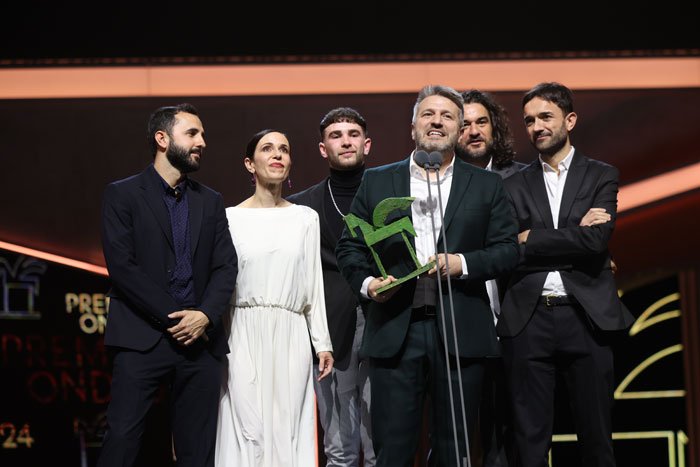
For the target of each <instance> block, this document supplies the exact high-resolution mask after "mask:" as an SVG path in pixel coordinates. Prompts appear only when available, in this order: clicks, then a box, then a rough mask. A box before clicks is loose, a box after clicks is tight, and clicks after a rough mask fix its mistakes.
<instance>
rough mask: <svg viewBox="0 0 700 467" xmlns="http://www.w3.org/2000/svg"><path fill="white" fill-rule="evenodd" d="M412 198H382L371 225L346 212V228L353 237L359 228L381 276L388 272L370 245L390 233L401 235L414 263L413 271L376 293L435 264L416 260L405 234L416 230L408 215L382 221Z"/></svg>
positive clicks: (408, 203)
mask: <svg viewBox="0 0 700 467" xmlns="http://www.w3.org/2000/svg"><path fill="white" fill-rule="evenodd" d="M414 199H415V198H413V197H411V196H406V197H400V198H387V199H385V200H383V201H382V202H380V203H379V204H377V206H376V207H375V208H374V212H373V213H372V224H373V225H370V224H368V223H367V222H365V221H363V220H362V219H360V218H359V217H357V216H355V215H353V214H348V215H347V216H345V223H346V224H347V226H348V230H349V231H350V234H351V235H352V236H353V237H357V232H356V231H355V229H356V228H357V227H359V228H360V231H361V232H362V235H363V237H364V240H365V243H366V244H367V246H368V247H369V250H370V251H371V252H372V256H373V257H374V261H375V262H376V263H377V266H378V267H379V272H380V273H381V274H382V277H384V278H385V279H386V278H387V276H388V274H387V273H386V270H385V269H384V265H383V264H382V261H381V259H379V255H378V254H377V252H376V251H375V250H374V248H372V245H374V244H376V243H378V242H381V241H382V240H385V239H387V238H389V237H391V236H392V235H397V234H398V235H401V237H402V238H403V241H404V243H405V244H406V248H407V249H408V253H409V254H410V255H411V258H412V259H413V262H414V263H415V264H416V268H417V269H416V270H415V271H413V272H411V273H410V274H407V275H405V276H403V277H400V278H397V280H396V281H395V282H392V283H391V284H389V285H385V286H384V287H381V288H379V289H377V293H382V292H384V291H385V290H388V289H390V288H392V287H394V286H397V285H399V284H401V283H403V282H406V281H407V280H409V279H412V278H414V277H416V276H418V275H420V274H423V273H424V272H426V271H428V270H429V269H430V268H432V267H433V266H435V261H430V262H429V263H427V264H425V265H422V266H421V264H420V262H419V261H418V258H416V252H415V250H414V249H413V246H411V242H410V241H409V240H408V237H407V236H406V232H408V233H410V234H411V235H413V236H414V237H415V236H416V231H415V230H414V229H413V224H412V223H411V219H410V218H409V217H402V218H401V219H399V220H397V221H395V222H392V223H391V224H389V225H384V222H385V221H386V218H387V217H388V216H389V213H391V212H392V211H395V210H397V209H406V208H408V207H410V206H411V203H413V200H414Z"/></svg>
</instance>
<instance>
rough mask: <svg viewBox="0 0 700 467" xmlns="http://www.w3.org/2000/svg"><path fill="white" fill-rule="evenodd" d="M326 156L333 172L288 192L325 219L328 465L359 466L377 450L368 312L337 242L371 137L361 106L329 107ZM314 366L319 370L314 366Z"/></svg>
mask: <svg viewBox="0 0 700 467" xmlns="http://www.w3.org/2000/svg"><path fill="white" fill-rule="evenodd" d="M319 130H320V132H321V142H320V143H319V144H318V147H319V150H320V152H321V156H322V157H323V158H324V159H326V160H327V161H328V165H329V167H330V177H328V178H326V179H325V180H323V181H321V182H320V183H318V184H316V185H314V186H312V187H311V188H308V189H306V190H304V191H302V192H301V193H297V194H295V195H292V196H290V197H289V198H288V200H289V201H291V202H292V203H296V204H303V205H305V206H309V207H311V208H312V209H314V210H316V212H318V216H319V220H320V224H321V263H322V267H323V284H324V289H325V297H326V316H327V318H328V328H329V330H330V334H331V341H332V342H333V353H334V358H335V366H334V368H333V375H332V377H331V378H324V379H323V380H322V381H317V380H316V378H314V386H315V389H316V399H317V403H318V409H319V414H320V422H321V426H322V427H323V431H324V438H323V444H324V450H325V453H326V458H327V461H328V462H327V464H326V465H327V466H333V467H336V466H346V467H355V466H357V465H359V464H358V462H359V460H360V453H361V452H362V454H363V458H364V465H365V467H370V466H374V464H375V456H374V450H373V449H372V439H371V433H370V421H369V380H368V377H367V370H366V368H365V367H364V364H363V362H360V360H359V357H358V352H359V349H360V344H361V343H362V332H363V329H364V323H365V319H364V314H363V312H362V308H361V307H360V304H359V303H358V301H357V298H356V295H355V294H354V293H353V291H352V290H351V289H350V286H349V285H348V283H347V282H346V281H345V279H344V278H343V276H342V275H341V274H340V272H339V271H338V264H337V263H336V259H335V246H336V243H337V242H338V239H339V238H340V236H341V235H342V233H343V227H344V226H345V223H344V221H343V218H344V216H345V215H346V214H347V213H348V212H349V211H350V203H352V200H353V198H354V197H355V193H356V192H357V188H358V187H359V185H360V181H361V180H362V175H363V173H364V171H365V157H366V156H367V155H368V154H369V149H370V146H371V140H370V139H369V138H368V137H367V123H366V122H365V119H364V118H363V117H362V115H360V114H359V113H358V112H357V111H356V110H354V109H351V108H349V107H340V108H337V109H333V110H331V111H330V112H328V113H327V114H326V115H325V116H324V117H323V118H322V119H321V124H320V126H319ZM314 371H316V372H317V371H318V369H317V368H316V367H315V369H314Z"/></svg>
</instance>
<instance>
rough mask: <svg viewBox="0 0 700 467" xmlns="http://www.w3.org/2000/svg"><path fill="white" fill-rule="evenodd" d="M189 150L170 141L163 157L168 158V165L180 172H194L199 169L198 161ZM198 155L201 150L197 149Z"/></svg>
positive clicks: (200, 154)
mask: <svg viewBox="0 0 700 467" xmlns="http://www.w3.org/2000/svg"><path fill="white" fill-rule="evenodd" d="M191 153H192V151H191V150H187V149H185V148H183V147H182V146H178V145H176V144H175V143H172V144H171V145H170V146H168V149H167V151H165V157H167V158H168V162H170V165H172V166H173V167H175V168H176V169H177V170H179V171H180V173H182V174H188V173H190V172H196V171H197V170H199V161H198V160H195V159H193V158H192V156H191V155H190V154H191ZM199 156H200V157H201V156H202V150H201V149H199Z"/></svg>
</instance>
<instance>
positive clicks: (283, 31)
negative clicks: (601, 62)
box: [0, 1, 700, 466]
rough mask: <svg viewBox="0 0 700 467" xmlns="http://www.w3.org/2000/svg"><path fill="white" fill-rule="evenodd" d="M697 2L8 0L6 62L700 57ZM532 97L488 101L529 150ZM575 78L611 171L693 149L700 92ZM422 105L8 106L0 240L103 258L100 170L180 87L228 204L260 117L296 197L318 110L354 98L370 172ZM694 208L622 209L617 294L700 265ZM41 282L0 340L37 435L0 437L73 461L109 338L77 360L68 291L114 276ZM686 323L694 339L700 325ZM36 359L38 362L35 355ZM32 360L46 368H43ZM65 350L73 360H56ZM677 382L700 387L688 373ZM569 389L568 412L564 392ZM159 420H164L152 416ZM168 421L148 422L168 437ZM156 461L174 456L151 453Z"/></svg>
mask: <svg viewBox="0 0 700 467" xmlns="http://www.w3.org/2000/svg"><path fill="white" fill-rule="evenodd" d="M569 8H571V9H572V10H568V11H565V10H567V9H569ZM689 8H690V7H689V6H688V4H686V5H682V4H681V2H673V1H671V2H668V1H666V2H662V3H660V4H654V5H652V6H650V7H648V8H644V7H642V6H641V4H639V3H634V4H629V5H625V4H621V3H619V2H615V4H607V5H606V4H596V3H591V2H585V3H578V4H561V3H551V2H550V3H546V2H527V3H525V2H522V3H520V4H518V5H508V4H506V3H505V2H488V3H483V4H477V3H468V2H460V3H456V2H455V3H438V2H431V3H424V4H417V5H416V6H411V7H409V6H408V4H407V3H406V2H397V1H389V2H375V3H374V4H368V3H364V2H306V3H303V4H301V3H298V2H293V3H292V2H290V3H286V4H283V5H281V6H280V5H273V4H270V3H263V2H257V3H249V4H242V2H229V3H218V4H215V3H214V2H198V3H192V2H191V3H183V2H168V3H165V2H160V3H154V2H150V3H147V2H140V3H135V2H118V3H99V2H93V3H92V4H89V5H80V4H77V3H72V4H61V3H56V2H51V3H49V2H38V1H29V2H23V3H11V4H8V5H5V6H4V8H3V13H2V27H0V68H3V67H5V68H11V67H51V66H90V65H100V66H102V65H107V66H122V65H150V66H152V65H159V64H168V65H172V64H188V65H192V64H204V63H222V64H225V63H309V62H318V63H325V62H360V61H362V62H368V61H377V62H379V61H381V62H391V61H423V60H430V61H435V60H485V59H489V60H494V59H495V60H516V61H517V60H524V59H533V58H542V59H552V60H556V59H557V58H568V59H571V58H591V57H602V58H608V57H609V58H621V57H635V58H640V57H667V56H676V57H683V56H693V57H697V56H698V55H700V32H699V30H700V29H699V28H698V17H697V15H695V14H691V13H690V11H689ZM319 16H320V17H319ZM280 79H284V75H283V73H281V74H280ZM441 84H448V85H449V84H450V83H441ZM532 84H535V83H532ZM564 84H566V83H564ZM487 90H488V89H487ZM417 91H418V90H417V89H416V92H417ZM523 91H525V90H524V89H523V90H518V91H514V92H497V93H496V97H497V98H498V100H499V101H500V102H501V103H503V104H504V106H505V107H506V108H507V110H508V112H509V114H510V116H511V123H512V128H513V132H514V135H515V138H516V148H517V152H518V156H517V159H518V160H520V161H522V162H529V161H531V160H533V159H534V157H535V154H534V152H533V151H532V150H531V148H530V145H529V143H528V142H527V140H526V138H525V132H524V129H523V125H522V123H521V107H520V97H521V95H522V92H523ZM574 91H575V99H576V101H575V107H576V111H577V113H578V114H579V121H578V124H577V127H576V129H575V130H574V133H573V135H572V141H573V144H574V145H575V146H576V148H577V149H578V150H580V151H582V152H584V153H585V154H587V155H589V156H591V157H594V158H597V159H601V160H603V161H606V162H609V163H611V164H614V165H616V166H617V167H618V168H619V169H620V171H621V184H622V185H624V184H627V183H631V182H634V181H637V180H641V179H644V178H648V177H651V176H653V175H656V174H659V173H663V172H667V171H669V170H672V169H675V168H679V167H683V166H686V165H689V164H692V163H695V162H698V160H700V157H699V156H700V150H699V149H698V143H697V136H698V134H700V132H698V130H699V129H700V128H699V127H700V124H699V123H698V120H697V115H696V114H697V109H698V108H700V88H689V89H637V90H633V89H614V90H613V89H610V90H606V89H597V90H578V89H575V90H574ZM414 99H415V93H408V94H374V95H359V94H348V95H314V96H270V97H268V96H247V97H240V96H217V97H192V96H179V97H177V98H155V97H153V98H123V99H122V98H119V99H117V98H103V99H41V100H39V99H26V100H0V143H1V146H0V147H1V148H2V155H1V156H0V158H1V159H0V160H2V169H1V170H0V187H1V188H0V240H4V241H9V242H13V243H17V244H20V245H25V246H29V247H33V248H37V249H40V250H45V251H48V252H52V253H57V254H60V255H64V256H68V257H71V258H75V259H80V260H84V261H88V262H93V263H97V264H103V262H104V260H103V257H102V252H101V248H100V238H99V212H100V203H101V196H102V190H103V189H104V186H105V185H106V184H107V183H108V182H110V181H112V180H115V179H118V178H122V177H126V176H129V175H131V174H133V173H136V172H138V171H140V170H142V169H143V168H144V167H145V165H147V164H148V163H149V162H150V160H151V156H150V155H149V154H148V150H147V145H146V142H145V126H146V121H147V117H148V114H149V113H150V112H151V111H152V110H153V109H155V108H156V107H158V106H161V105H170V104H173V103H177V102H183V101H188V102H191V103H193V104H195V105H196V106H197V107H198V108H199V110H200V113H201V116H202V120H203V122H204V126H205V130H206V134H207V144H208V148H207V151H206V152H205V155H204V158H203V162H202V169H201V171H200V172H199V173H197V174H196V175H195V176H196V178H197V179H198V180H200V181H202V182H204V183H206V184H208V185H210V186H211V187H213V188H214V189H216V190H218V191H220V192H221V193H222V194H223V196H224V199H225V202H226V205H233V204H237V203H239V202H240V201H242V200H243V199H244V198H245V197H247V196H248V195H249V194H250V193H251V186H250V181H249V179H248V176H247V173H246V172H245V170H244V168H243V165H242V153H243V149H244V147H245V144H246V142H247V140H248V138H249V137H250V136H251V135H252V134H253V133H255V132H256V131H258V130H260V129H262V128H266V127H274V128H278V129H280V130H283V131H285V132H287V133H288V135H289V138H290V141H291V145H292V158H293V162H294V165H293V168H292V175H291V179H292V182H293V188H292V189H291V190H290V189H287V188H286V187H285V191H286V192H287V193H291V192H294V191H298V190H301V189H303V188H305V187H307V186H308V185H310V184H312V183H315V182H316V181H318V180H320V179H321V178H322V177H324V176H325V174H326V173H327V166H326V164H325V162H324V161H323V160H322V159H321V158H320V156H319V154H318V147H317V145H318V139H319V135H318V129H317V126H318V122H319V120H320V118H321V116H322V115H323V114H324V113H325V112H326V111H327V110H329V109H331V108H333V107H337V106H341V105H342V106H346V105H347V106H352V107H355V108H356V109H357V110H359V111H360V112H361V113H362V114H363V115H364V116H365V117H366V118H367V121H368V125H369V133H370V136H371V137H372V139H373V146H372V151H371V154H370V158H369V159H368V165H369V166H375V165H379V164H383V163H387V162H392V161H395V160H398V159H400V158H404V157H406V156H407V155H408V153H409V151H410V150H411V149H412V141H411V139H410V118H411V109H412V105H413V102H414ZM699 212H700V191H698V190H695V191H693V192H690V193H685V194H682V195H679V196H675V197H673V198H670V199H665V200H661V201H658V202H656V203H654V204H653V205H647V206H644V207H642V208H638V209H635V210H634V211H632V212H627V213H623V214H622V215H621V216H620V218H619V219H618V223H617V229H616V232H615V234H614V236H613V241H612V243H611V249H612V251H613V254H614V256H615V259H616V262H617V263H618V265H619V268H620V270H619V272H618V275H617V279H618V285H620V286H621V287H622V288H623V289H625V290H627V291H628V294H627V296H626V297H623V299H624V300H625V301H626V303H627V304H628V306H629V307H630V309H631V310H632V311H633V313H634V314H635V316H639V314H640V313H641V312H642V311H643V310H644V309H645V307H647V306H649V304H650V303H652V302H653V301H654V300H656V299H658V298H660V297H661V296H663V295H664V294H666V293H670V292H673V291H675V290H676V289H677V287H676V286H677V283H676V275H675V273H676V271H679V270H684V269H688V268H695V267H697V265H698V264H700V250H699V249H697V248H694V245H695V243H696V242H697V238H699V237H700V227H698V225H699V223H698V222H697V216H698V213H699ZM0 254H1V256H2V257H3V258H8V259H9V260H12V261H14V260H15V258H16V255H14V254H12V253H9V252H5V251H0ZM44 279H45V284H44V286H43V287H44V289H43V292H42V293H43V296H44V298H43V301H42V302H39V306H40V307H41V311H42V312H43V313H44V315H43V317H42V319H41V320H40V321H24V322H22V321H10V320H8V321H4V322H2V330H0V334H2V336H4V337H3V339H5V337H7V336H10V337H8V338H7V339H9V340H7V339H5V340H7V342H10V343H13V342H15V340H14V336H21V339H22V340H21V342H22V343H23V344H22V345H23V347H22V349H23V350H21V351H16V349H15V347H13V346H12V345H10V344H8V345H5V346H3V347H2V348H1V349H2V352H3V353H2V355H3V360H2V365H1V368H0V369H1V370H2V373H3V375H2V376H3V377H2V378H0V380H1V381H3V386H2V387H3V392H2V393H1V396H2V397H1V399H2V401H3V403H2V413H1V414H0V415H1V416H2V417H1V420H0V422H7V421H10V422H13V423H16V424H18V426H19V424H22V423H25V422H31V423H32V427H33V430H34V431H33V432H32V433H33V435H34V436H35V437H36V439H37V444H36V445H35V447H34V448H33V449H32V450H31V451H30V452H28V451H27V450H24V451H21V452H20V451H10V450H1V452H0V454H2V456H0V459H1V460H0V464H1V465H3V466H4V465H6V464H7V465H27V462H28V461H29V462H30V464H31V463H32V462H31V461H33V460H41V461H42V462H44V461H48V460H49V459H52V460H56V459H59V458H61V457H62V456H63V459H64V460H65V462H61V461H59V462H61V463H66V465H77V462H78V459H77V455H78V453H79V452H80V449H79V440H80V433H81V432H82V433H84V434H85V436H83V438H84V439H85V440H86V442H87V444H88V446H87V452H88V454H89V456H88V457H89V458H88V459H87V460H88V461H89V464H93V462H94V457H95V455H96V453H97V449H98V447H97V446H99V434H100V427H101V425H100V424H101V423H102V419H101V416H102V414H103V410H104V406H105V405H104V403H103V400H102V399H100V400H99V401H97V402H96V401H94V400H93V401H83V400H80V398H78V397H76V391H75V390H74V387H73V386H71V384H72V381H73V380H76V381H78V386H79V387H80V388H83V387H85V388H86V389H88V390H89V389H90V382H89V380H87V382H82V381H80V375H81V374H82V372H84V371H87V370H93V369H97V370H100V371H102V370H104V369H106V368H107V365H106V364H105V362H104V361H103V360H102V356H103V353H102V352H103V351H102V350H101V349H100V348H99V345H100V344H99V343H100V342H101V337H100V336H86V335H82V334H78V336H79V338H80V340H79V341H80V342H86V343H89V345H87V346H85V348H86V349H88V350H91V349H94V348H96V347H94V346H97V349H98V351H96V352H92V351H90V355H91V356H92V358H93V360H91V361H89V360H79V359H78V358H77V352H74V351H73V350H74V347H71V345H72V344H71V343H74V342H78V340H72V337H71V336H73V335H74V334H75V333H78V331H77V330H76V329H77V328H76V326H75V318H76V316H75V315H67V314H66V313H65V311H64V310H63V308H62V300H63V298H64V294H65V293H66V292H95V293H103V292H104V291H105V289H106V287H107V282H108V281H107V279H105V278H102V277H99V278H97V277H94V276H92V275H90V274H88V273H83V272H75V271H71V270H70V269H68V268H65V267H63V266H59V265H53V264H52V265H51V266H50V269H49V271H48V272H47V274H46V276H45V278H44ZM674 306H675V304H674ZM695 311H697V310H695ZM678 332H679V331H678V321H677V320H670V321H666V322H664V323H663V324H662V325H661V326H657V327H656V328H655V329H654V330H653V332H651V331H650V332H645V333H644V334H643V335H641V336H639V337H637V338H636V339H631V340H630V341H626V342H625V346H624V347H623V348H621V349H619V350H620V351H619V352H617V353H616V358H617V360H616V365H617V367H618V369H619V375H618V376H619V377H620V378H621V377H624V375H625V374H627V373H628V372H629V371H631V369H633V368H634V367H635V365H637V364H638V363H639V362H640V361H641V360H643V359H644V358H647V357H648V356H649V355H650V354H651V353H653V352H656V351H658V350H659V349H661V348H663V347H666V346H668V345H671V344H675V343H677V342H678V340H679V339H678ZM686 332H687V333H689V335H691V336H693V335H696V334H697V333H698V329H692V330H690V331H686ZM25 336H34V337H33V339H34V342H40V343H42V342H43V344H41V345H43V346H44V347H43V350H37V349H36V348H34V349H33V350H32V349H29V348H27V346H26V345H25V343H26V342H29V340H28V337H25ZM3 342H4V341H3ZM54 342H58V344H55V345H54ZM66 343H68V344H66ZM684 343H686V344H687V340H686V341H685V342H684ZM74 354H75V355H74ZM56 355H58V357H60V358H58V357H56ZM28 356H31V357H32V358H33V360H31V362H33V363H31V364H30V363H28V362H30V360H28V358H29V357H28ZM39 357H44V358H45V361H46V363H41V364H39V363H36V362H40V361H41V360H38V358H39ZM54 357H56V358H55V361H54ZM73 357H76V358H73ZM98 357H99V358H98ZM95 358H97V359H96V360H95ZM684 358H685V359H687V358H688V356H687V355H684ZM66 361H69V362H72V363H70V364H66V363H60V364H57V363H56V362H66ZM80 361H84V362H87V363H86V364H85V365H82V364H79V362H80ZM91 362H92V363H91ZM660 363H662V362H660ZM66 365H67V366H66ZM680 366H681V362H680V356H679V355H675V356H674V358H672V359H668V360H667V361H666V362H663V364H660V365H658V366H657V367H655V368H652V369H651V370H652V371H649V372H647V373H646V374H645V375H644V377H643V378H640V379H639V380H638V381H637V385H636V386H635V388H636V389H640V388H646V389H678V387H680V386H682V385H683V384H684V382H683V380H682V376H681V371H680ZM36 371H42V372H51V374H54V375H56V376H57V377H58V376H60V375H63V374H67V375H68V376H69V377H70V378H69V379H68V380H66V381H67V382H66V383H65V385H64V386H65V387H67V389H64V388H63V387H62V388H61V389H60V390H57V391H56V392H52V389H51V388H49V389H47V393H46V394H51V395H55V397H53V398H52V399H51V400H49V401H48V402H47V401H46V400H47V399H46V398H44V402H37V400H36V399H37V398H36V397H34V399H32V398H30V397H29V394H28V393H27V392H26V388H27V385H26V381H25V380H26V379H27V378H28V376H29V375H31V374H33V372H36ZM687 374H688V373H687V372H686V375H687ZM8 381H9V382H10V384H8V383H7V382H8ZM657 383H658V384H657ZM66 385H67V386H66ZM685 385H686V388H690V386H689V383H688V381H685ZM102 389H104V388H102V387H101V386H100V388H99V391H98V392H99V394H101V395H103V394H104V392H103V391H102ZM558 403H559V404H560V408H561V412H564V413H565V412H566V406H565V405H564V402H563V399H562V400H559V401H558ZM684 403H685V404H686V407H687V406H689V405H688V404H691V403H692V400H691V399H690V398H688V399H687V400H686V399H683V400H681V399H670V400H669V399H666V400H661V401H657V402H653V403H650V404H647V403H646V402H645V401H620V402H618V404H617V405H616V409H615V411H616V412H615V414H614V416H615V420H616V423H618V425H617V426H616V431H634V430H650V429H651V430H653V429H658V430H671V431H675V430H679V429H684V423H683V419H682V416H683V414H682V412H683V409H684V407H683V405H684ZM659 413H661V414H663V416H661V417H659V415H658V414H659ZM164 418H166V417H164V415H163V414H160V417H159V418H158V421H159V423H160V421H161V420H163V419H164ZM76 420H78V421H81V422H82V423H84V424H85V428H84V429H82V431H81V428H80V426H78V427H77V428H76V425H75V424H74V422H75V421H76ZM568 423H569V421H568V419H567V418H565V417H560V418H559V419H558V432H560V433H561V432H563V433H567V432H571V430H570V425H569V424H568ZM162 428H163V426H159V429H155V430H151V432H152V433H159V434H160V435H163V434H166V435H167V430H165V429H162ZM693 441H694V440H693ZM155 443H156V444H158V445H159V446H162V445H165V447H166V449H158V450H156V449H153V450H152V452H156V451H157V452H158V453H159V454H161V455H166V456H167V445H168V440H167V439H165V440H164V441H163V440H157V441H156V442H155ZM638 443H641V444H634V443H633V444H629V443H628V444H624V443H623V444H620V443H617V444H616V449H617V450H618V454H622V457H625V458H627V459H629V457H627V451H628V450H630V449H631V450H633V451H637V454H639V457H640V458H644V459H645V460H646V461H649V462H646V463H645V464H644V465H655V463H656V462H657V458H656V457H653V456H651V457H650V453H651V451H650V450H649V449H651V448H650V447H649V446H652V445H653V446H656V444H654V443H657V441H654V442H651V441H650V442H645V441H641V442H638ZM147 444H148V443H147ZM641 447H644V449H641ZM653 452H654V453H655V455H658V454H659V453H661V454H662V455H661V457H660V458H659V460H658V462H659V465H663V464H662V462H663V461H665V460H666V459H664V457H663V452H664V450H663V449H659V450H654V451H653ZM28 454H31V455H28ZM633 454H634V453H633ZM576 455H577V454H576V451H575V447H574V448H573V450H572V447H571V446H567V445H566V444H558V445H555V448H554V449H553V458H554V459H555V461H556V460H559V461H561V462H564V463H565V464H566V465H568V464H570V463H572V462H573V461H571V462H569V461H568V460H567V461H564V460H563V459H571V458H575V457H576ZM8 456H9V457H8ZM651 459H654V460H653V461H652V460H651ZM156 464H159V465H160V464H162V462H155V463H154V462H151V464H150V465H156ZM560 465H561V464H560ZM620 465H623V464H622V463H621V464H620ZM636 465H641V464H639V462H637V463H636Z"/></svg>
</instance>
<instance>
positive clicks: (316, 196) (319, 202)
mask: <svg viewBox="0 0 700 467" xmlns="http://www.w3.org/2000/svg"><path fill="white" fill-rule="evenodd" d="M328 180H329V178H326V179H325V180H324V181H323V182H321V184H320V185H317V189H316V190H315V192H314V193H309V195H310V198H311V200H312V202H313V203H314V206H312V207H313V208H314V209H315V210H316V212H318V213H319V216H318V217H319V219H320V222H321V237H322V239H323V240H324V241H325V242H326V243H327V244H328V245H331V246H332V247H333V248H335V246H336V244H337V243H338V240H339V239H338V238H336V237H335V236H334V235H333V233H332V232H331V227H330V225H328V218H327V217H326V208H325V206H326V202H327V201H330V200H327V199H326V198H328ZM331 204H332V201H331ZM333 209H335V207H334V208H333ZM322 243H323V242H322Z"/></svg>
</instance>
